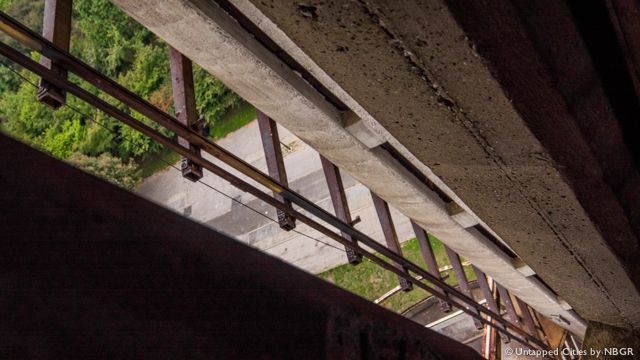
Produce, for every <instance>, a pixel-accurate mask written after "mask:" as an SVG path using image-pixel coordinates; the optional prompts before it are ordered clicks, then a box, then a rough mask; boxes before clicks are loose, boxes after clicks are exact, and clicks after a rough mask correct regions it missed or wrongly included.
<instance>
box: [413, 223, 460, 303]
mask: <svg viewBox="0 0 640 360" xmlns="http://www.w3.org/2000/svg"><path fill="white" fill-rule="evenodd" d="M411 226H412V227H413V232H414V233H415V234H416V239H417V240H418V245H419V246H420V253H421V254H422V258H423V259H424V262H425V264H426V265H427V271H428V272H429V273H430V274H431V275H433V276H435V277H437V278H438V279H442V276H441V275H440V270H439V269H440V268H439V267H438V263H437V261H436V257H435V255H434V254H433V249H432V248H431V243H430V242H429V234H427V232H426V231H425V230H424V229H423V228H421V227H420V226H419V225H418V224H416V223H415V222H413V220H411ZM437 289H438V291H439V292H441V293H442V295H444V296H447V293H446V292H444V291H443V290H442V289H440V288H437ZM439 303H440V308H441V309H442V311H444V312H449V311H451V304H449V303H448V302H447V301H444V300H442V299H441V300H439Z"/></svg>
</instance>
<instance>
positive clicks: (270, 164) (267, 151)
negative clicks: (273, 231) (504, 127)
mask: <svg viewBox="0 0 640 360" xmlns="http://www.w3.org/2000/svg"><path fill="white" fill-rule="evenodd" d="M256 113H257V115H258V127H259V128H260V138H261V139H262V147H263V148H264V156H265V159H266V160H267V170H268V171H269V176H271V178H272V179H273V180H275V181H276V182H278V183H279V184H280V185H282V186H289V184H288V181H287V171H286V169H285V167H284V160H283V158H282V148H280V137H279V136H278V126H277V124H276V122H275V121H273V119H271V118H270V117H268V116H267V115H266V114H264V113H263V112H262V111H260V110H256ZM275 195H276V198H278V199H279V200H280V201H282V202H283V203H284V204H285V206H287V207H291V201H289V200H287V199H284V198H282V197H281V196H280V195H278V194H275ZM276 211H277V214H278V224H279V225H280V228H282V229H284V230H286V231H291V230H293V229H295V227H296V219H295V218H294V217H292V216H291V215H289V214H287V213H286V212H284V211H282V210H280V209H277V210H276Z"/></svg>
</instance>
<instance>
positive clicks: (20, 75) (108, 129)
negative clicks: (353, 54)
mask: <svg viewBox="0 0 640 360" xmlns="http://www.w3.org/2000/svg"><path fill="white" fill-rule="evenodd" d="M1 65H3V66H5V67H6V68H8V69H9V70H10V71H12V72H13V73H15V74H16V75H18V76H19V77H20V78H21V79H22V80H24V81H26V82H27V83H28V84H30V85H31V86H33V87H35V88H36V89H37V88H39V86H38V85H36V84H35V83H33V82H32V81H31V80H29V79H28V78H27V77H26V76H24V75H22V74H20V73H19V72H18V71H16V70H15V69H13V68H11V67H10V66H8V65H6V64H1ZM63 105H64V106H66V107H68V108H69V109H71V110H72V111H73V112H75V113H77V114H79V115H80V116H82V117H83V118H84V119H86V120H89V121H91V122H93V123H94V124H97V125H98V126H100V127H102V128H104V129H105V130H107V131H109V132H111V133H112V134H114V135H115V137H114V139H118V138H120V136H121V134H118V133H117V132H116V131H114V130H113V129H110V128H109V127H108V126H106V125H104V124H102V123H101V122H99V121H97V120H95V119H93V118H92V117H91V116H89V115H87V114H85V113H84V112H82V111H80V110H79V109H78V108H76V107H74V106H72V105H69V104H68V103H65V104H63ZM285 146H286V145H285ZM159 160H160V161H161V162H163V163H165V164H167V165H168V166H170V167H171V168H173V169H175V170H176V171H178V172H180V173H182V170H181V169H180V168H178V167H177V166H175V165H174V164H172V163H171V162H169V161H167V160H165V159H164V158H162V157H159ZM197 182H198V183H200V184H202V185H204V186H206V187H207V188H209V189H211V190H213V191H215V192H217V193H219V194H220V195H222V196H225V197H227V198H229V199H230V200H231V201H234V202H236V203H238V204H240V205H242V206H244V207H245V208H247V209H249V210H251V211H253V212H255V213H256V214H258V215H260V216H262V217H264V218H265V219H268V220H269V221H271V222H273V223H276V224H278V221H277V220H275V219H272V218H271V217H269V216H267V215H266V214H263V213H262V212H261V211H258V210H256V209H254V208H252V207H251V206H249V205H247V204H245V203H243V202H242V201H240V200H238V199H236V198H234V197H232V196H231V195H228V194H226V193H225V192H223V191H221V190H219V189H217V188H215V187H214V186H212V185H210V184H207V183H205V182H204V181H202V180H197ZM291 231H293V232H294V233H296V234H298V235H302V236H304V237H306V238H309V239H311V240H313V241H315V242H317V243H320V244H323V245H326V246H329V247H331V248H334V249H336V250H339V251H342V252H346V251H345V250H344V249H342V248H339V247H337V246H335V245H333V244H330V243H327V242H324V241H322V240H319V239H317V238H315V237H313V236H311V235H308V234H305V233H303V232H301V231H299V230H296V229H292V230H291ZM266 250H268V249H266Z"/></svg>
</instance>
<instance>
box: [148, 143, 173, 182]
mask: <svg viewBox="0 0 640 360" xmlns="http://www.w3.org/2000/svg"><path fill="white" fill-rule="evenodd" d="M178 160H180V155H179V154H177V153H175V152H173V151H171V150H168V149H166V148H163V149H162V151H161V152H159V153H154V154H151V155H149V156H147V157H146V158H145V159H144V160H143V161H142V162H141V163H140V165H139V170H138V171H140V177H141V178H142V179H146V178H148V177H149V176H151V175H153V174H155V173H157V172H158V171H161V170H164V169H166V168H167V167H169V165H168V164H167V163H169V164H175V163H176V162H178Z"/></svg>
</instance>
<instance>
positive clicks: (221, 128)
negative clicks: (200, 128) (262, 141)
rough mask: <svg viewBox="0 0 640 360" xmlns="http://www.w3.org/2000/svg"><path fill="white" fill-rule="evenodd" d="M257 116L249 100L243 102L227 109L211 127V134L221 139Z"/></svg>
mask: <svg viewBox="0 0 640 360" xmlns="http://www.w3.org/2000/svg"><path fill="white" fill-rule="evenodd" d="M255 118H256V109H255V108H254V107H253V106H251V104H249V103H247V102H244V101H243V102H241V103H240V104H239V105H238V106H236V107H234V108H232V109H230V110H229V111H227V113H226V114H224V115H223V116H222V118H221V119H220V120H219V121H216V123H215V124H214V125H213V126H212V127H211V128H210V129H209V136H210V137H212V138H213V139H214V140H219V139H222V138H224V137H225V136H227V135H228V134H230V133H232V132H234V131H236V130H238V129H240V128H241V127H243V126H245V125H247V124H248V123H250V122H251V121H253V120H254V119H255Z"/></svg>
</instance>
